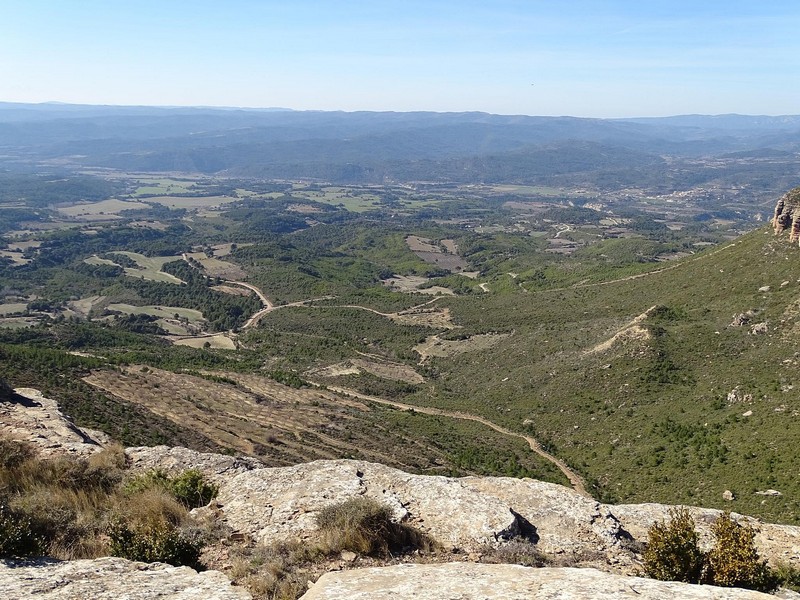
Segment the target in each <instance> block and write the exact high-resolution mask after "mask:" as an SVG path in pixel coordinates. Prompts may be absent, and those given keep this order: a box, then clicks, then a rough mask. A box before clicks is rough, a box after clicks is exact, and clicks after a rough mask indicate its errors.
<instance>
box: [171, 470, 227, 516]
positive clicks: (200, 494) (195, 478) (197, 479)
mask: <svg viewBox="0 0 800 600" xmlns="http://www.w3.org/2000/svg"><path fill="white" fill-rule="evenodd" d="M170 487H171V490H172V493H173V495H174V496H175V498H177V499H178V501H179V502H181V503H182V504H184V505H185V506H186V507H188V508H199V507H200V506H205V505H206V504H208V503H209V502H211V500H212V499H214V498H215V497H216V496H217V492H218V491H219V488H218V487H217V486H216V485H214V484H213V483H209V482H207V481H206V479H205V477H204V476H203V474H202V473H201V472H200V471H198V470H197V469H189V470H188V471H184V472H183V473H181V474H180V475H178V476H177V477H175V478H174V479H173V480H172V482H171V484H170Z"/></svg>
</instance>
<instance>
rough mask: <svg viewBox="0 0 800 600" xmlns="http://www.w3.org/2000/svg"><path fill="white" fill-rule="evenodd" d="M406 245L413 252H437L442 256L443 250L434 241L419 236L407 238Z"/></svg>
mask: <svg viewBox="0 0 800 600" xmlns="http://www.w3.org/2000/svg"><path fill="white" fill-rule="evenodd" d="M406 245H407V246H408V249H409V250H411V251H412V252H435V253H436V254H441V252H442V250H441V248H439V246H438V245H437V244H434V243H433V240H430V239H428V238H424V237H420V236H418V235H410V236H408V237H407V238H406Z"/></svg>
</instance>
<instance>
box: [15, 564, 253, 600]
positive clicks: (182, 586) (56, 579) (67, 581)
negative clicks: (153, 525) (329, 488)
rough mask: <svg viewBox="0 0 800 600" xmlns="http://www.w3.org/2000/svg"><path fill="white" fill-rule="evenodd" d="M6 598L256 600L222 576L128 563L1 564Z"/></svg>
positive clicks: (155, 565) (218, 573)
mask: <svg viewBox="0 0 800 600" xmlns="http://www.w3.org/2000/svg"><path fill="white" fill-rule="evenodd" d="M0 590H2V597H3V598H14V599H16V600H23V599H24V598H36V599H37V600H87V599H89V598H91V599H92V600H155V599H156V598H164V599H167V598H168V599H169V600H250V598H251V596H250V594H249V593H247V592H246V591H245V590H243V589H242V588H237V587H233V586H232V585H231V582H230V580H229V579H228V578H227V577H226V576H225V575H223V574H222V573H220V572H218V571H206V572H204V573H198V572H197V571H195V570H193V569H190V568H189V567H171V566H169V565H165V564H161V563H153V564H150V565H148V564H144V563H138V562H133V561H129V560H125V559H123V558H98V559H94V560H71V561H65V562H58V561H49V560H46V559H43V560H40V561H25V562H21V561H20V562H14V561H0Z"/></svg>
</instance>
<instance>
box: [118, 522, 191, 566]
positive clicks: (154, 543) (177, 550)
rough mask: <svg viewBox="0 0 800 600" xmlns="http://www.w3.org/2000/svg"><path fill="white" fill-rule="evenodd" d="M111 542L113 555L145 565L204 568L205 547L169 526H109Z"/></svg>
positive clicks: (125, 524)
mask: <svg viewBox="0 0 800 600" xmlns="http://www.w3.org/2000/svg"><path fill="white" fill-rule="evenodd" d="M107 533H108V537H109V538H110V539H111V554H112V555H113V556H119V557H121V558H127V559H129V560H138V561H142V562H165V563H169V564H171V565H174V566H176V567H180V566H189V567H192V568H195V569H200V568H202V565H200V562H199V561H200V551H201V550H202V547H201V546H200V544H198V543H197V542H196V541H194V540H191V539H189V538H188V537H186V536H184V535H183V534H182V533H181V531H180V530H179V529H178V528H176V527H174V526H172V525H169V524H167V523H156V524H148V525H144V526H139V527H132V526H130V525H129V524H128V523H125V522H124V521H121V520H114V521H112V522H111V524H110V525H109V526H108V530H107Z"/></svg>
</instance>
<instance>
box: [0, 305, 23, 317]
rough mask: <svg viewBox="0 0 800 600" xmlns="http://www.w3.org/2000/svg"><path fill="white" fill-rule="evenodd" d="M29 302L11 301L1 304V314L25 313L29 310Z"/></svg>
mask: <svg viewBox="0 0 800 600" xmlns="http://www.w3.org/2000/svg"><path fill="white" fill-rule="evenodd" d="M27 308H28V303H27V302H10V303H8V304H0V316H3V317H4V316H6V315H16V314H19V313H23V312H25V311H26V310H27Z"/></svg>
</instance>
